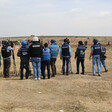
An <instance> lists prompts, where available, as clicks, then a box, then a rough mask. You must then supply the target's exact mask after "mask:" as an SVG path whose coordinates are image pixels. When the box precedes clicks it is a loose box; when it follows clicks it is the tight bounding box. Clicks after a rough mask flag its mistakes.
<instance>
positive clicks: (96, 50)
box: [92, 44, 101, 55]
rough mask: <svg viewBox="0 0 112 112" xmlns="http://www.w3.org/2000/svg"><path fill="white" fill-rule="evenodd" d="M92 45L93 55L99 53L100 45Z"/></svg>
mask: <svg viewBox="0 0 112 112" xmlns="http://www.w3.org/2000/svg"><path fill="white" fill-rule="evenodd" d="M92 47H93V55H100V53H101V46H100V45H99V44H95V45H93V46H92Z"/></svg>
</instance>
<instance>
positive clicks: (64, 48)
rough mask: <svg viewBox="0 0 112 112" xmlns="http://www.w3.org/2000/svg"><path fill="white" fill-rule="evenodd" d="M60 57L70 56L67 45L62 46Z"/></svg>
mask: <svg viewBox="0 0 112 112" xmlns="http://www.w3.org/2000/svg"><path fill="white" fill-rule="evenodd" d="M62 55H63V56H70V53H69V44H67V43H64V44H63V45H62Z"/></svg>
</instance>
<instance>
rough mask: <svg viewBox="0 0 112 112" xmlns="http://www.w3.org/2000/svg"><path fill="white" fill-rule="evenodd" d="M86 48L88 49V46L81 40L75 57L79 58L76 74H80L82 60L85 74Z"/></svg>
mask: <svg viewBox="0 0 112 112" xmlns="http://www.w3.org/2000/svg"><path fill="white" fill-rule="evenodd" d="M85 50H86V47H85V46H84V45H83V42H82V41H79V45H78V48H77V50H76V52H75V59H76V58H77V63H76V64H77V72H76V74H79V64H80V62H81V66H82V73H81V74H84V72H85V71H84V68H85V67H84V58H85Z"/></svg>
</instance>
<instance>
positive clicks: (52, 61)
mask: <svg viewBox="0 0 112 112" xmlns="http://www.w3.org/2000/svg"><path fill="white" fill-rule="evenodd" d="M55 63H56V58H51V69H52V76H55V75H56V65H55Z"/></svg>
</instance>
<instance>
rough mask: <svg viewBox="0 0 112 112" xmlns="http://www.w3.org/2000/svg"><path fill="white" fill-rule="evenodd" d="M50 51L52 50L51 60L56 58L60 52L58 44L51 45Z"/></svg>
mask: <svg viewBox="0 0 112 112" xmlns="http://www.w3.org/2000/svg"><path fill="white" fill-rule="evenodd" d="M49 48H50V50H51V58H52V57H54V58H56V57H57V56H58V51H59V47H58V45H57V44H56V43H53V44H51V45H50V47H49Z"/></svg>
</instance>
